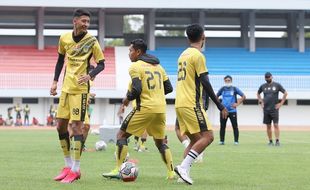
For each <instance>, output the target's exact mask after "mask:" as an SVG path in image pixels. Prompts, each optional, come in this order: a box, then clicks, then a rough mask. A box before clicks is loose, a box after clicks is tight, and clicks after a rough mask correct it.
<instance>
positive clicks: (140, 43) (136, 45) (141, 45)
mask: <svg viewBox="0 0 310 190" xmlns="http://www.w3.org/2000/svg"><path fill="white" fill-rule="evenodd" d="M130 44H132V47H133V49H135V50H138V49H139V50H141V52H142V53H145V52H146V50H147V45H146V43H145V41H144V40H142V39H135V40H132V41H131V42H130Z"/></svg>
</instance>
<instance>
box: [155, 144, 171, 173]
mask: <svg viewBox="0 0 310 190" xmlns="http://www.w3.org/2000/svg"><path fill="white" fill-rule="evenodd" d="M158 150H159V152H160V154H161V156H162V159H163V161H164V162H165V164H166V167H167V169H168V171H173V161H172V154H171V151H170V149H169V147H168V146H167V145H166V144H162V145H161V147H160V148H159V149H158Z"/></svg>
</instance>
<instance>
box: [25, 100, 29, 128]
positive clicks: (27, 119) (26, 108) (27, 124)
mask: <svg viewBox="0 0 310 190" xmlns="http://www.w3.org/2000/svg"><path fill="white" fill-rule="evenodd" d="M29 114H30V108H29V106H28V104H26V107H25V108H24V125H25V126H29Z"/></svg>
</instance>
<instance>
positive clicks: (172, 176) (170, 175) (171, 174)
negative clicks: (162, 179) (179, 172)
mask: <svg viewBox="0 0 310 190" xmlns="http://www.w3.org/2000/svg"><path fill="white" fill-rule="evenodd" d="M175 178H176V174H175V172H174V171H168V172H167V178H166V179H167V180H173V179H175Z"/></svg>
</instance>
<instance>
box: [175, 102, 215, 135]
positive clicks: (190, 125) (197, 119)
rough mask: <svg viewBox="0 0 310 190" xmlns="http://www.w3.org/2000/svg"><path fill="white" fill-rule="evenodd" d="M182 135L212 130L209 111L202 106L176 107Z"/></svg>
mask: <svg viewBox="0 0 310 190" xmlns="http://www.w3.org/2000/svg"><path fill="white" fill-rule="evenodd" d="M176 112H177V118H178V121H179V126H180V132H181V135H184V134H185V133H190V134H195V133H199V132H203V131H210V130H212V126H211V123H210V122H209V120H208V117H207V113H206V111H205V110H204V109H201V108H189V107H182V108H176Z"/></svg>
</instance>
